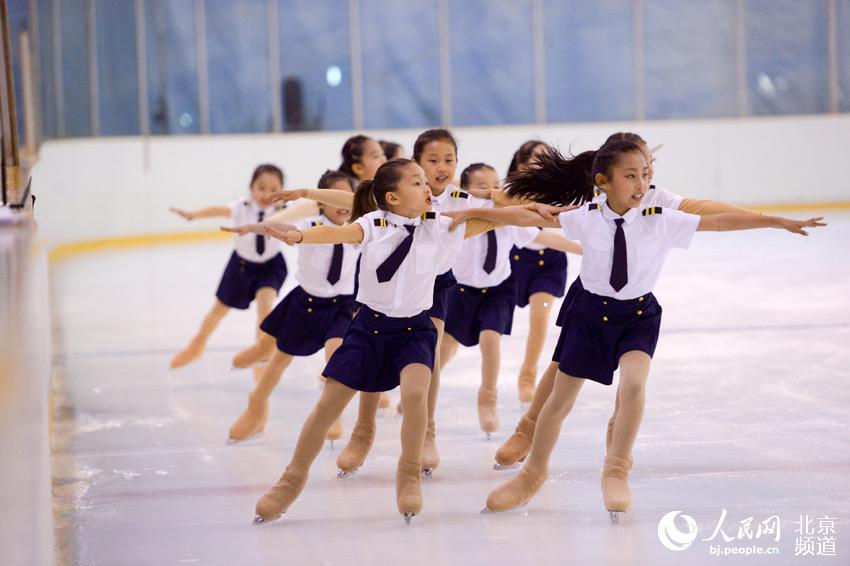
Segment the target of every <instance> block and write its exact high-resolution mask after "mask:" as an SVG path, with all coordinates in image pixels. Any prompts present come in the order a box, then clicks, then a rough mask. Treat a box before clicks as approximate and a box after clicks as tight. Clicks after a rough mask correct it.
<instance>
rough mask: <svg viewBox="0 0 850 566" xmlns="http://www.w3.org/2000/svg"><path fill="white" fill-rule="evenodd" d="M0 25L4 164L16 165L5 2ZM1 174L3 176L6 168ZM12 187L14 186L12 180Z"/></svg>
mask: <svg viewBox="0 0 850 566" xmlns="http://www.w3.org/2000/svg"><path fill="white" fill-rule="evenodd" d="M0 26H3V28H2V35H3V38H2V41H3V46H2V49H3V82H2V87H3V92H2V103H3V104H2V112H3V116H2V122H3V137H4V138H5V139H6V153H7V154H6V155H5V157H6V165H7V166H9V167H17V166H18V124H17V114H16V113H15V77H14V75H13V74H12V42H11V41H10V39H9V14H8V12H7V11H6V2H5V1H2V2H0ZM3 175H4V178H5V175H6V170H5V168H4V170H3ZM12 186H13V187H14V186H16V185H15V184H14V182H13V185H12Z"/></svg>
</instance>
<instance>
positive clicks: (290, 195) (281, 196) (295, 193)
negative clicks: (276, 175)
mask: <svg viewBox="0 0 850 566" xmlns="http://www.w3.org/2000/svg"><path fill="white" fill-rule="evenodd" d="M306 196H307V189H285V190H282V191H275V192H273V193H272V194H270V195H269V197H268V198H269V201H270V202H272V203H276V202H289V201H293V200H298V199H300V198H304V197H306Z"/></svg>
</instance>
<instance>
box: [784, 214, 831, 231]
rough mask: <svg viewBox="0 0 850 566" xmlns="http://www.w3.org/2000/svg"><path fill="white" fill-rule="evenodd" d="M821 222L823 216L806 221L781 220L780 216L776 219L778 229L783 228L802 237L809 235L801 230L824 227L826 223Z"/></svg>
mask: <svg viewBox="0 0 850 566" xmlns="http://www.w3.org/2000/svg"><path fill="white" fill-rule="evenodd" d="M821 220H823V216H818V217H816V218H809V219H808V220H792V219H790V218H782V217H781V216H778V217H777V223H778V225H779V227H780V228H784V229H786V230H788V231H789V232H793V233H795V234H802V235H803V236H808V235H809V233H808V232H806V231H805V230H803V228H818V227H821V226H826V222H821Z"/></svg>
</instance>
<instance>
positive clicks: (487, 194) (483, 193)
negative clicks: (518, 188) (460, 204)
mask: <svg viewBox="0 0 850 566" xmlns="http://www.w3.org/2000/svg"><path fill="white" fill-rule="evenodd" d="M466 192H468V193H469V194H471V195H472V196H474V197H478V198H483V199H487V200H490V198H491V197H492V194H493V189H473V188H472V187H468V188H467V189H466Z"/></svg>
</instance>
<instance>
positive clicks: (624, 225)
mask: <svg viewBox="0 0 850 566" xmlns="http://www.w3.org/2000/svg"><path fill="white" fill-rule="evenodd" d="M588 170H589V171H590V173H591V175H590V176H588V175H587V171H588ZM594 183H595V185H596V186H598V187H599V188H600V189H602V190H603V191H605V194H606V199H605V202H602V203H590V204H585V205H582V206H580V207H579V208H577V209H575V210H569V211H566V212H561V213H560V214H558V215H557V217H553V218H555V219H553V220H548V221H547V220H541V218H540V216H539V215H538V214H536V213H535V212H533V211H530V210H528V209H524V208H521V207H511V208H503V209H498V210H494V209H476V210H469V211H465V212H461V213H458V215H459V219H465V218H479V219H485V220H490V221H493V222H501V223H507V224H515V225H520V226H552V227H554V226H560V227H561V229H562V230H563V231H564V235H565V236H566V237H567V238H575V239H578V240H579V241H580V242H581V243H582V246H583V248H584V259H583V261H582V267H581V274H580V277H579V279H577V280H576V282H575V283H574V284H573V286H572V287H571V289H570V292H569V293H568V295H567V298H566V299H565V301H566V303H567V305H566V307H565V309H564V313H563V321H562V324H563V327H562V330H561V335H560V337H559V338H558V344H557V347H556V348H555V354H554V356H553V364H554V365H555V366H556V368H557V369H556V377H555V384H554V388H553V390H552V393H551V394H550V395H549V398H548V399H547V400H546V403H545V405H544V407H543V410H542V412H541V413H540V417H539V419H538V422H537V426H536V430H535V433H534V440H533V443H532V447H531V452H530V453H529V455H528V458H527V459H526V461H525V465H524V466H523V468H522V471H521V472H520V473H519V474H518V475H517V476H516V477H514V478H513V479H511V480H510V481H508V482H507V483H505V484H503V485H502V486H500V487H498V488H497V489H495V490H494V491H493V492H491V493H490V495H489V497H488V498H487V507H486V508H485V511H487V510H489V511H504V510H507V509H511V508H513V507H516V506H518V505H522V504H524V503H526V502H527V501H529V500H530V499H531V498H532V497H533V496H534V494H535V493H537V491H538V490H539V489H540V487H541V486H542V485H543V483H544V482H545V481H546V475H547V470H548V465H549V457H550V455H551V453H552V449H553V448H554V446H555V443H556V442H557V439H558V435H559V433H560V429H561V423H562V422H563V420H564V418H566V416H567V415H568V414H569V412H570V410H571V409H572V407H573V404H574V403H575V400H576V397H577V396H578V392H579V390H580V389H581V386H582V385H583V384H584V383H585V381H588V380H590V381H596V382H598V383H602V384H604V385H610V384H611V382H612V378H613V373H614V371H615V370H616V369H617V367H618V366H619V368H620V390H619V410H618V412H617V419H616V422H615V424H614V429H613V434H612V438H611V446H610V448H609V449H608V451H607V455H606V456H605V462H604V465H603V469H602V495H603V499H604V503H605V508H606V509H607V510H608V511H609V513H611V517H612V520H614V521H615V522H616V521H617V520H618V519H617V518H618V515H617V514H618V513H620V512H625V511H628V510H629V507H630V504H631V494H630V490H629V485H628V482H627V479H628V474H629V470H630V469H631V467H632V446H633V445H634V441H635V438H636V437H637V433H638V429H639V428H640V423H641V419H642V415H643V407H644V391H645V386H646V380H647V377H648V375H649V366H650V362H651V359H652V355H653V353H654V351H655V346H656V343H657V340H658V330H659V325H660V322H661V307H660V305H659V304H658V302H657V301H656V299H655V296H654V295H653V294H652V289H653V287H654V286H655V283H656V281H657V279H658V275H659V273H660V271H661V266H662V264H663V262H664V258H665V256H666V255H667V251H668V250H669V249H670V248H672V247H679V248H687V247H688V246H689V245H690V242H691V238H692V236H693V234H694V232H695V231H698V230H699V231H727V230H746V229H752V228H784V229H786V230H788V231H790V232H794V233H798V234H803V235H806V232H805V230H804V228H807V227H816V226H824V224H823V223H822V222H821V218H813V219H809V220H803V221H797V220H789V219H786V218H780V217H775V216H761V215H755V214H750V213H724V214H716V215H711V216H703V217H700V216H696V215H692V214H686V213H683V212H680V211H678V210H674V209H668V208H664V207H660V206H649V207H647V206H644V205H643V200H644V196H645V194H646V192H647V191H648V190H650V189H649V163H648V162H647V160H646V157H645V155H644V152H643V151H642V149H641V148H640V146H638V145H637V144H635V143H633V142H627V141H620V140H615V141H611V142H606V143H605V144H604V145H603V146H602V147H601V148H600V149H599V150H597V151H589V152H585V153H582V154H580V155H578V156H576V157H575V158H574V159H570V160H567V159H564V158H563V157H562V156H561V155H560V154H558V153H557V152H556V153H553V154H552V155H551V156H550V157H546V156H542V157H541V158H540V164H539V165H538V166H537V167H536V168H534V169H532V170H530V171H527V172H525V173H522V174H520V175H518V176H517V177H515V178H514V179H513V180H512V181H511V182H510V183H509V188H508V190H509V191H516V192H517V193H520V194H524V195H525V196H532V197H534V198H535V199H536V200H540V201H546V202H549V203H557V204H562V203H567V202H574V201H576V200H580V199H581V198H582V196H583V195H586V194H588V192H589V191H592V190H593V184H594ZM565 187H567V188H568V189H567V190H566V191H565V189H564V188H565ZM555 210H556V211H557V210H558V209H555ZM560 210H563V209H560Z"/></svg>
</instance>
